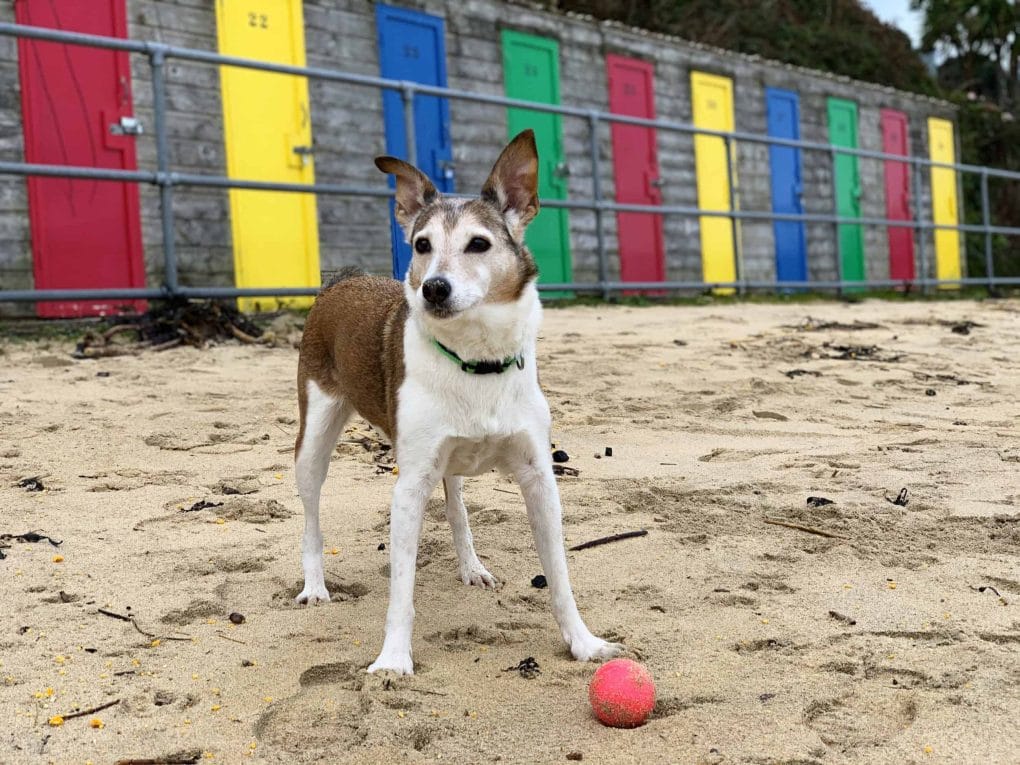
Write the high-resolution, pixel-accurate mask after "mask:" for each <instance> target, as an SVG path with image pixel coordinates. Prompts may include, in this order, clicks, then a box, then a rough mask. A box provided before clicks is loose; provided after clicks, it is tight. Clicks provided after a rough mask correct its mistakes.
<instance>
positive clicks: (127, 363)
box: [0, 300, 1020, 765]
mask: <svg viewBox="0 0 1020 765" xmlns="http://www.w3.org/2000/svg"><path fill="white" fill-rule="evenodd" d="M862 324H863V325H866V326H863V327H862ZM293 339H294V338H293V337H291V338H289V339H288V338H284V337H280V338H278V342H277V343H276V344H275V345H274V346H259V345H243V344H240V343H234V342H230V343H223V344H220V345H217V346H214V347H209V348H206V349H203V350H198V349H193V348H175V349H171V350H167V351H163V352H149V353H144V354H140V355H137V356H122V357H114V358H107V359H99V360H82V361H78V360H74V359H72V358H71V356H70V351H71V350H73V343H72V342H68V341H64V340H38V341H31V342H21V341H19V342H14V341H11V340H9V339H8V340H4V339H2V338H0V534H2V535H11V536H7V537H0V545H3V547H0V552H2V553H3V554H4V555H5V557H4V559H3V560H0V583H2V584H0V602H2V612H3V613H2V618H0V763H11V764H13V763H46V762H51V763H61V764H63V763H76V764H78V765H83V764H84V763H86V762H91V763H94V765H100V763H103V764H104V765H105V764H110V763H117V762H131V763H141V762H146V763H154V762H161V763H170V762H201V763H205V762H214V763H215V762H224V763H240V762H271V763H319V762H329V763H334V762H336V763H403V762H408V763H414V762H436V761H442V762H450V763H492V762H501V763H558V762H567V761H568V760H574V761H576V760H577V759H580V758H583V762H593V763H692V764H694V763H696V764H697V765H714V764H717V763H748V764H753V765H808V764H809V763H811V764H816V765H833V764H836V763H890V764H892V763H895V764H896V765H903V764H905V763H982V764H983V765H994V764H997V763H1002V764H1008V763H1020V745H1018V743H1017V742H1020V716H1018V714H1017V710H1020V428H1018V426H1020V354H1018V349H1020V301H1017V300H989V301H983V302H974V301H963V300H953V301H943V302H879V301H865V302H861V303H854V304H843V303H838V302H831V303H803V304H780V305H774V304H741V305H732V304H720V305H707V306H698V307H666V306H658V307H621V306H615V307H614V306H602V307H573V308H569V309H552V310H548V311H547V312H546V317H545V323H544V329H543V332H542V340H541V342H540V366H541V375H542V383H543V387H544V388H545V390H546V394H547V396H548V398H549V401H550V405H551V407H552V411H553V418H554V433H553V441H554V442H555V443H556V444H557V447H558V448H561V449H564V450H566V451H567V452H568V454H569V455H570V461H569V463H567V464H568V465H569V466H570V467H573V468H576V469H577V470H578V471H579V475H577V476H563V477H561V478H560V479H559V485H560V490H561V493H562V498H563V505H564V527H565V533H566V541H567V544H569V545H574V544H577V543H580V542H584V541H586V540H590V539H594V538H597V537H602V536H605V535H609V534H614V533H618V532H625V531H630V530H637V529H647V530H648V534H647V536H643V537H639V538H634V539H628V540H625V541H620V542H616V543H612V544H607V545H604V546H600V547H594V548H591V549H587V550H582V551H578V552H571V553H569V554H568V558H569V563H570V566H571V574H572V579H573V583H574V587H575V591H576V594H577V599H578V605H579V607H580V609H581V611H582V613H583V615H584V617H585V619H586V621H587V622H588V624H589V625H590V626H591V628H592V629H593V631H595V632H596V633H597V634H600V635H602V636H608V637H612V638H613V639H616V640H621V641H622V642H624V643H625V644H626V646H627V648H628V652H629V655H630V656H631V657H633V658H638V659H639V660H640V661H642V662H644V663H645V664H646V666H647V667H648V668H649V669H650V670H651V672H652V673H653V674H654V676H655V678H656V683H657V689H658V699H659V701H658V705H657V708H656V711H655V713H654V715H653V718H652V719H651V720H650V721H649V722H648V723H647V724H646V725H644V726H643V727H641V728H637V729H634V730H614V729H610V728H606V727H603V726H602V725H601V724H599V723H598V722H597V721H596V720H594V719H593V717H592V715H591V712H590V709H589V707H588V702H587V683H588V680H589V679H590V677H591V675H592V673H593V672H594V670H595V669H596V666H595V665H592V664H579V663H576V662H574V661H572V660H571V659H570V657H569V655H568V654H567V652H566V650H565V648H564V646H563V644H562V641H561V639H560V636H559V633H558V631H557V629H556V626H555V623H554V621H553V619H552V615H551V613H550V610H549V604H548V590H544V589H537V588H534V587H532V584H531V580H532V577H534V576H535V575H536V574H539V573H540V572H541V569H540V567H539V564H538V559H537V556H536V554H535V552H534V548H533V544H532V541H531V536H530V532H529V530H528V524H527V520H526V517H525V514H524V508H523V503H522V501H521V499H520V497H519V494H518V492H517V490H516V487H515V485H514V484H513V483H512V482H510V481H509V480H508V479H507V478H505V477H502V476H499V475H496V474H490V475H486V476H482V477H480V478H476V479H472V480H469V481H468V482H467V483H466V486H465V496H466V501H467V505H468V509H469V514H470V520H471V524H472V528H473V531H474V535H475V542H476V546H477V549H478V552H479V555H480V556H481V557H482V559H483V561H484V562H485V564H486V566H487V567H488V568H489V570H490V571H492V573H493V574H494V575H495V576H496V577H497V578H499V579H500V581H501V582H503V586H502V588H501V589H500V590H499V591H497V592H486V591H482V590H480V589H477V588H469V587H466V586H464V585H463V584H461V583H460V581H459V580H458V579H457V576H456V565H455V556H454V551H453V549H452V544H451V540H450V533H449V528H448V525H447V523H446V521H445V518H444V515H443V509H442V504H441V502H440V497H441V492H437V494H436V496H435V497H434V498H433V500H432V501H431V503H430V505H429V509H428V514H427V517H426V521H425V527H424V531H423V535H422V545H421V549H420V553H419V561H418V567H419V570H418V578H417V586H416V608H417V619H416V622H415V637H414V657H415V663H416V674H415V675H414V676H413V677H407V678H399V679H397V680H392V679H387V678H380V677H376V676H371V675H367V674H366V673H365V672H364V668H365V667H366V666H367V665H368V664H369V663H370V662H371V661H372V660H373V659H374V658H375V656H376V654H377V652H378V650H379V648H380V646H381V643H382V634H383V623H384V615H385V609H386V602H387V589H388V579H387V576H388V568H387V560H388V558H387V555H388V553H387V552H386V551H385V550H381V549H379V548H380V544H382V543H386V542H388V530H387V511H388V505H389V498H390V492H391V489H392V486H393V483H394V480H395V477H394V476H393V474H392V472H391V470H390V467H389V463H390V460H389V456H388V453H387V452H386V451H385V450H384V449H383V448H382V446H381V445H380V442H379V434H378V433H376V432H374V431H372V430H370V429H369V428H368V427H367V425H365V423H364V422H362V421H360V420H354V421H352V423H351V425H350V426H349V428H348V429H347V432H346V433H345V434H344V436H343V439H342V442H341V443H340V444H339V446H338V448H337V451H336V454H335V455H334V459H333V463H332V466H331V469H330V475H329V478H328V479H327V483H326V486H325V488H324V492H323V508H322V519H323V530H324V534H325V549H326V555H325V558H326V572H327V573H326V576H327V585H328V587H329V589H330V591H331V593H332V597H333V600H332V602H331V603H329V604H327V605H324V606H318V607H313V608H309V607H302V606H296V605H294V604H293V602H292V598H293V596H294V595H295V594H296V593H297V592H298V591H299V589H300V586H301V566H300V551H299V544H300V536H301V528H302V523H303V521H302V510H301V502H300V499H299V498H298V496H297V492H296V490H295V487H294V476H293V466H292V461H293V442H294V436H295V434H296V430H297V424H296V417H297V404H296V397H295V391H294V377H295V365H296V361H297V350H296V349H295V348H294V347H293ZM606 447H611V449H612V456H611V457H607V456H605V450H606ZM26 479H28V480H26ZM809 498H816V499H812V500H810V501H809ZM26 532H35V533H37V534H40V535H45V536H46V537H49V538H52V539H53V540H57V541H60V542H61V544H60V545H59V546H54V545H53V544H51V543H50V542H49V541H48V540H47V539H39V540H38V541H24V540H20V539H16V538H13V537H14V535H23V534H25V533H26ZM29 538H30V539H34V537H29ZM100 609H102V611H101V610H100ZM103 612H106V613H103ZM232 613H234V614H238V615H240V616H243V622H242V623H238V624H235V623H233V622H232V621H231V620H230V618H229V615H230V614H232ZM235 620H237V621H240V618H239V616H235ZM527 657H533V658H534V659H535V660H536V661H537V662H538V665H539V667H540V670H541V671H540V673H539V674H537V676H535V677H532V678H530V679H529V678H525V677H523V676H522V675H521V673H520V672H518V671H516V670H513V669H512V668H513V667H515V666H516V665H518V663H519V662H521V660H523V659H525V658H527ZM508 669H509V671H508ZM111 703H112V705H111V706H106V707H105V708H104V709H101V710H99V711H96V712H91V713H88V714H85V715H80V716H73V715H75V713H77V712H81V711H86V710H90V709H94V708H97V707H101V706H103V705H107V704H111ZM56 717H60V718H62V724H51V721H52V722H57V721H56V720H53V718H56ZM568 755H569V756H568ZM578 755H580V757H579V756H578Z"/></svg>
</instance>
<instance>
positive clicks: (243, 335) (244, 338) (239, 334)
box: [227, 324, 262, 345]
mask: <svg viewBox="0 0 1020 765" xmlns="http://www.w3.org/2000/svg"><path fill="white" fill-rule="evenodd" d="M227 329H228V330H230V334H232V335H233V336H234V337H236V338H237V339H238V340H240V341H241V342H242V343H249V344H253V345H261V344H262V341H261V340H259V339H258V338H257V337H252V336H251V335H249V334H248V333H247V332H243V331H242V330H240V329H238V328H237V327H235V326H234V325H233V324H228V325H227Z"/></svg>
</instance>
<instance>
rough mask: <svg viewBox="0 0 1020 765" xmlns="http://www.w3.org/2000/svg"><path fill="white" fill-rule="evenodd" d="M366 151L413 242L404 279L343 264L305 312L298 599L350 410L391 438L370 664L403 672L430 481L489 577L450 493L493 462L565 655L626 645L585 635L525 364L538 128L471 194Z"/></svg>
mask: <svg viewBox="0 0 1020 765" xmlns="http://www.w3.org/2000/svg"><path fill="white" fill-rule="evenodd" d="M375 164H376V166H377V167H378V168H379V169H380V170H382V171H383V172H384V173H388V174H392V175H394V176H395V177H396V194H395V196H396V200H395V206H394V211H395V214H396V218H397V222H398V223H399V224H400V226H401V228H402V229H403V231H404V233H405V235H406V237H407V241H408V242H409V243H410V245H411V248H412V250H413V253H412V258H411V263H410V267H409V268H408V272H407V276H406V277H405V279H404V281H403V283H401V282H398V281H396V280H394V279H388V278H382V277H377V276H367V275H364V274H361V275H358V274H357V273H354V272H351V271H347V272H342V273H341V274H340V275H339V278H338V280H336V281H335V282H334V283H333V284H331V285H330V286H328V287H326V288H325V289H323V290H322V291H321V292H320V294H319V296H318V297H317V298H316V301H315V304H314V305H313V306H312V309H311V312H310V313H309V315H308V320H307V322H306V324H305V331H304V337H303V339H302V342H301V352H300V358H299V361H298V376H297V383H298V403H299V407H300V415H301V417H300V426H299V431H298V436H297V443H296V446H295V473H296V479H297V488H298V492H299V493H300V495H301V500H302V503H303V504H304V511H305V526H304V536H303V541H302V556H301V559H302V566H303V568H304V589H303V590H302V591H301V592H300V594H299V595H298V596H297V598H296V599H295V600H296V601H297V602H298V603H303V604H315V603H321V602H326V601H328V600H329V592H327V590H326V585H325V581H324V578H323V569H322V553H323V551H322V532H321V531H320V528H319V495H320V491H321V488H322V484H323V481H324V480H325V478H326V472H327V469H328V467H329V461H330V455H331V454H332V453H333V450H334V448H335V446H336V443H337V439H338V437H339V435H340V433H341V431H342V430H343V427H344V424H345V423H346V422H347V420H348V419H349V418H350V416H351V414H353V413H354V412H358V413H359V414H360V415H361V416H362V417H364V418H365V419H366V420H368V421H369V422H370V423H372V425H374V426H375V427H377V428H378V429H380V430H381V431H382V432H383V433H385V434H386V436H387V438H389V439H390V441H391V442H392V443H393V446H394V449H395V456H396V459H397V463H398V465H399V471H397V473H398V474H397V481H396V486H395V488H394V490H393V498H392V503H391V508H390V601H389V608H388V610H387V614H386V633H385V637H384V639H383V645H382V650H381V651H380V653H379V657H378V658H377V659H376V660H375V661H374V662H373V663H372V664H371V665H370V666H369V667H368V671H369V672H377V671H380V670H391V671H393V672H395V673H397V674H400V675H411V674H413V673H414V662H413V660H412V652H411V633H412V623H413V620H414V606H413V603H412V600H413V595H414V576H415V560H416V557H417V553H418V541H419V536H420V534H421V527H422V519H423V516H424V512H425V503H426V501H427V500H428V498H429V496H430V495H431V494H432V492H433V490H434V489H435V487H436V486H437V485H438V483H439V482H440V481H442V483H443V488H444V490H445V493H446V517H447V519H448V520H449V522H450V526H451V527H452V529H453V543H454V547H455V549H456V552H457V566H458V573H459V576H460V579H461V581H463V582H464V584H468V585H475V586H477V587H481V588H483V589H490V588H492V589H494V588H496V586H497V581H496V578H495V577H494V576H493V575H492V574H491V573H489V571H487V570H486V568H485V566H483V565H482V562H481V561H480V560H479V559H478V556H477V554H476V553H475V549H474V542H473V540H472V536H471V529H470V528H469V526H468V516H467V509H466V508H465V507H464V500H463V498H462V495H461V488H462V484H463V476H472V475H479V474H481V473H484V472H487V471H489V470H492V469H493V468H496V469H499V470H501V471H503V472H504V473H508V474H510V475H513V476H514V477H515V478H516V480H517V482H518V483H519V485H520V488H521V493H522V494H523V496H524V501H525V505H526V507H527V514H528V521H529V523H530V525H531V530H532V533H533V535H534V539H535V544H536V547H537V548H538V556H539V559H540V560H541V563H542V569H543V571H544V572H545V576H546V579H547V580H548V583H549V592H550V596H551V600H552V611H553V615H554V616H555V618H556V622H557V623H558V625H559V628H560V632H561V633H562V634H563V639H564V640H565V641H566V643H567V646H568V647H569V649H570V652H571V654H572V655H573V656H574V658H576V659H578V660H581V661H589V660H599V659H607V658H611V657H613V656H616V655H617V654H619V653H620V651H621V650H622V646H621V645H619V644H617V643H610V642H607V641H605V640H602V639H600V638H598V637H596V636H595V635H593V634H592V633H591V632H590V631H589V629H588V627H586V626H585V624H584V622H583V621H582V619H581V615H580V614H579V613H578V610H577V605H576V604H575V602H574V596H573V593H572V591H571V587H570V581H569V577H568V573H567V559H566V553H565V551H564V548H563V532H562V522H561V508H560V499H559V491H558V489H557V486H556V480H555V478H554V475H553V469H552V458H551V454H550V449H549V442H550V424H551V418H550V414H549V405H548V403H547V402H546V400H545V397H544V396H543V394H542V391H541V389H540V388H539V382H538V370H537V368H536V365H535V343H536V338H537V334H538V329H539V324H540V322H541V317H542V306H541V303H540V301H539V298H538V290H537V288H536V286H535V280H536V278H537V276H538V268H537V266H536V265H535V261H534V259H533V257H532V255H531V253H530V252H529V251H528V248H527V247H526V246H525V244H524V231H525V229H526V228H527V226H528V224H529V223H530V222H531V220H532V219H534V217H535V216H536V215H537V214H538V210H539V202H538V152H537V150H536V148H535V136H534V133H533V132H532V131H531V130H525V131H524V132H522V133H521V134H519V135H518V136H517V137H516V138H514V139H513V140H512V141H511V142H510V143H509V144H507V146H506V147H505V148H504V149H503V151H502V153H501V154H500V156H499V159H498V160H497V161H496V164H495V165H494V166H493V168H492V172H491V173H490V175H489V177H488V180H486V182H485V184H484V185H483V186H482V191H481V196H480V197H478V198H470V199H465V198H459V197H458V198H454V197H448V196H443V195H441V194H439V193H438V192H437V190H436V188H435V186H433V184H432V182H431V181H429V179H428V178H427V177H426V176H425V175H424V174H423V173H422V172H421V171H420V170H418V169H417V168H415V167H414V166H412V165H410V164H408V163H406V162H404V161H402V160H399V159H396V158H394V157H378V158H376V160H375Z"/></svg>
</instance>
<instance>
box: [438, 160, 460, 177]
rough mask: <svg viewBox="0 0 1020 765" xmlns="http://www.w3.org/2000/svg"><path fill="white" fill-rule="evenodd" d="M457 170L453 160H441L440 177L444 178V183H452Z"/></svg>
mask: <svg viewBox="0 0 1020 765" xmlns="http://www.w3.org/2000/svg"><path fill="white" fill-rule="evenodd" d="M455 170H456V165H455V164H454V163H453V160H450V159H441V160H439V175H440V176H442V178H443V180H444V181H452V180H453V177H454V173H455Z"/></svg>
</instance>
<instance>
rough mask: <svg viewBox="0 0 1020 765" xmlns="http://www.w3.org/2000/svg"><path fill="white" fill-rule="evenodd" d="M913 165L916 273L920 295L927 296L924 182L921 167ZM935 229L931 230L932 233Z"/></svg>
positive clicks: (918, 164) (916, 164) (916, 162)
mask: <svg viewBox="0 0 1020 765" xmlns="http://www.w3.org/2000/svg"><path fill="white" fill-rule="evenodd" d="M913 164H914V199H916V200H917V204H916V205H914V222H915V223H916V224H917V225H916V231H917V259H918V271H919V272H920V275H921V294H922V295H927V294H928V282H927V279H928V248H927V246H926V245H927V243H928V242H927V239H928V234H927V230H926V228H925V226H924V223H923V218H924V182H923V181H922V175H923V170H922V165H921V163H920V162H918V161H917V160H913ZM934 230H935V229H932V231H934Z"/></svg>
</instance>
